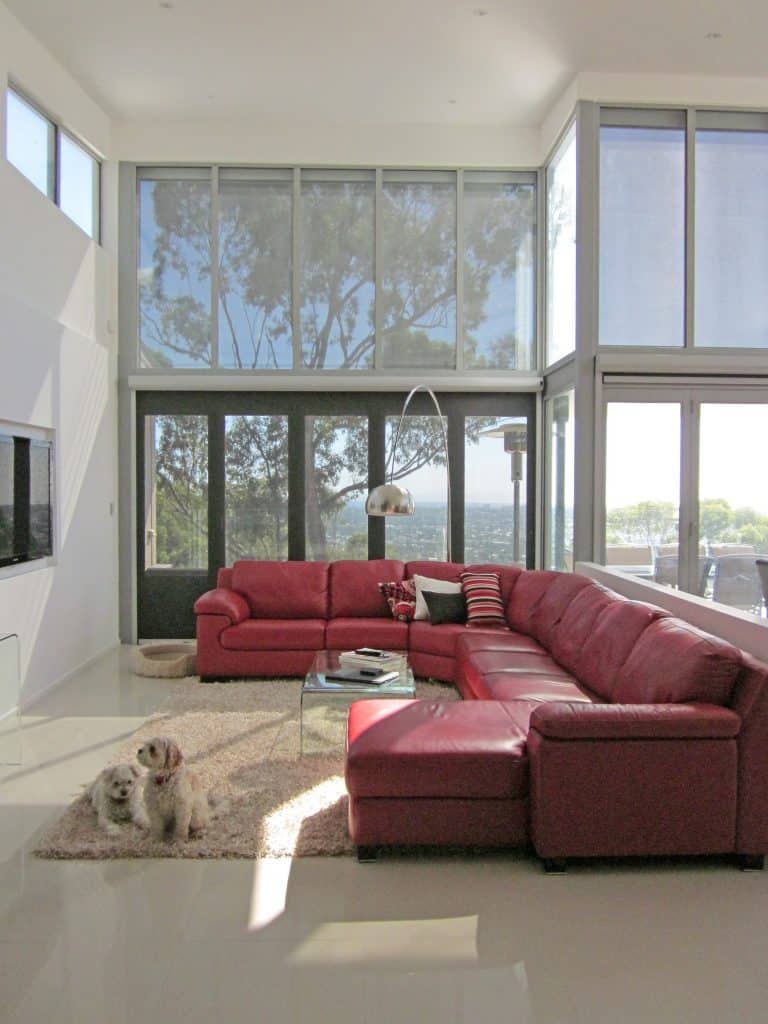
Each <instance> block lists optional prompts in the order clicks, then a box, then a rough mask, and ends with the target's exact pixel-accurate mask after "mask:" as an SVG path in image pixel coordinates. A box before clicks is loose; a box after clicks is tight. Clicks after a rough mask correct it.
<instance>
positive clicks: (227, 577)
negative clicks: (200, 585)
mask: <svg viewBox="0 0 768 1024" xmlns="http://www.w3.org/2000/svg"><path fill="white" fill-rule="evenodd" d="M216 586H217V587H221V588H222V589H223V590H231V589H232V566H231V565H230V566H222V568H221V569H219V571H218V572H217V573H216Z"/></svg>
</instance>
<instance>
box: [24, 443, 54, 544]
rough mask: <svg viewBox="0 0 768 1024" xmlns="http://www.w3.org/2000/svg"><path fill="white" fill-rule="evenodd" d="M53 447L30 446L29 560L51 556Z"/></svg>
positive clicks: (45, 444)
mask: <svg viewBox="0 0 768 1024" xmlns="http://www.w3.org/2000/svg"><path fill="white" fill-rule="evenodd" d="M51 525H52V524H51V446H50V444H49V443H48V442H47V441H31V442H30V445H29V557H30V558H43V557H45V556H46V555H50V554H51V552H52V543H53V537H52V529H51Z"/></svg>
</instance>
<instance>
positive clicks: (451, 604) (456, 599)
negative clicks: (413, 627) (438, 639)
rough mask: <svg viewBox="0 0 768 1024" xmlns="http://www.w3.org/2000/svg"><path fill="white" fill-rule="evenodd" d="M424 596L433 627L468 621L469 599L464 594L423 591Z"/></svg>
mask: <svg viewBox="0 0 768 1024" xmlns="http://www.w3.org/2000/svg"><path fill="white" fill-rule="evenodd" d="M422 594H423V595H424V600H425V601H426V602H427V608H429V621H430V622H431V623H432V625H433V626H440V625H442V624H443V623H444V622H466V621H467V599H466V597H464V595H463V594H436V593H433V592H432V591H431V590H422Z"/></svg>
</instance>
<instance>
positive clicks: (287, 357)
mask: <svg viewBox="0 0 768 1024" xmlns="http://www.w3.org/2000/svg"><path fill="white" fill-rule="evenodd" d="M292 195H293V193H292V184H291V179H290V178H286V179H277V180H274V181H270V180H263V179H255V180H247V179H244V178H240V179H235V178H232V179H229V178H227V177H225V175H224V172H222V177H221V181H220V189H219V364H220V365H221V366H226V367H234V368H236V369H253V370H257V369H258V370H263V369H269V370H272V369H290V368H291V367H292V366H293V334H292V330H291V216H292V214H291V206H292Z"/></svg>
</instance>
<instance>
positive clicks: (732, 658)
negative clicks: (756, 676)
mask: <svg viewBox="0 0 768 1024" xmlns="http://www.w3.org/2000/svg"><path fill="white" fill-rule="evenodd" d="M741 664H742V658H741V652H740V651H739V650H738V649H737V648H736V647H734V646H733V645H732V644H729V643H727V642H726V641H725V640H721V639H719V638H718V637H715V636H711V635H710V634H709V633H704V632H702V630H700V629H696V627H695V626H691V625H690V624H689V623H687V622H683V621H682V620H681V619H676V618H672V617H668V618H663V619H657V620H656V622H652V623H651V624H650V625H649V626H648V628H647V629H646V630H644V631H643V633H642V634H641V636H640V638H639V640H638V641H637V643H636V644H635V646H634V647H633V649H632V652H631V653H630V655H629V657H628V658H627V660H626V661H625V662H624V664H623V665H622V667H621V669H620V670H619V673H618V676H617V678H616V684H615V686H614V687H613V694H612V696H611V700H612V701H613V703H616V704H675V703H678V704H679V703H690V702H698V703H703V704H719V705H727V704H728V702H729V700H730V697H731V691H732V690H733V686H734V683H735V682H736V677H737V675H738V674H739V671H740V669H741Z"/></svg>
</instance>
